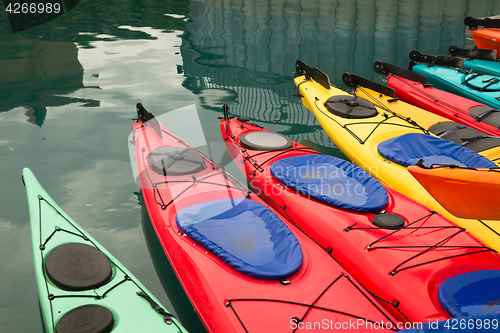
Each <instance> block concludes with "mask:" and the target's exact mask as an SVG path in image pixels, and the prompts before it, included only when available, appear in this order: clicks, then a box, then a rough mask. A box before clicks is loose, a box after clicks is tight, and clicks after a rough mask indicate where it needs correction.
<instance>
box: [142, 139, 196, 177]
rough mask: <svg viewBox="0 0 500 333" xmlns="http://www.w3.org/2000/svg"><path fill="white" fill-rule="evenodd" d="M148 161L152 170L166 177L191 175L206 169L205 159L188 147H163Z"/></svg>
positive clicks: (154, 152)
mask: <svg viewBox="0 0 500 333" xmlns="http://www.w3.org/2000/svg"><path fill="white" fill-rule="evenodd" d="M148 159H149V166H150V167H151V169H153V171H155V172H156V173H159V174H160V175H164V176H181V175H190V174H193V173H197V172H200V171H201V170H203V169H205V165H204V163H203V157H201V155H200V154H199V153H198V152H197V151H195V150H193V149H191V148H187V147H181V146H165V147H161V148H158V149H156V150H155V151H153V152H152V153H151V154H150V155H149V157H148Z"/></svg>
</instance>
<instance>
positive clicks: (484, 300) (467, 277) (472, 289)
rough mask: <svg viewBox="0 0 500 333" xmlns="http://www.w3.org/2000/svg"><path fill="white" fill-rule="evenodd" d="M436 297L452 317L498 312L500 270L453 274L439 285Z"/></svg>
mask: <svg viewBox="0 0 500 333" xmlns="http://www.w3.org/2000/svg"><path fill="white" fill-rule="evenodd" d="M438 299H439V302H440V303H441V305H442V306H443V308H445V309H446V311H448V313H449V314H450V315H452V316H453V317H464V316H480V315H484V314H486V313H492V314H493V313H500V270H493V269H492V270H480V271H475V272H468V273H464V274H460V275H456V276H453V277H451V278H449V279H447V280H446V281H444V282H443V283H442V284H441V286H440V287H439V290H438Z"/></svg>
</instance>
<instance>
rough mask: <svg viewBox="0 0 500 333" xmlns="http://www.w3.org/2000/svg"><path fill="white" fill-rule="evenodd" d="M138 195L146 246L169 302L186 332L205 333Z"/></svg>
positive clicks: (140, 194) (140, 196) (139, 194)
mask: <svg viewBox="0 0 500 333" xmlns="http://www.w3.org/2000/svg"><path fill="white" fill-rule="evenodd" d="M136 193H137V194H138V199H139V205H140V206H141V224H142V231H143V233H144V237H145V239H146V245H147V246H148V251H149V255H150V256H151V260H152V261H153V265H154V268H155V271H156V274H157V275H158V278H159V279H160V282H161V284H162V285H163V289H164V290H165V292H166V293H167V296H168V300H169V301H170V302H171V304H172V307H173V308H174V311H175V313H176V314H177V318H178V319H179V321H180V322H181V323H182V324H183V325H184V327H185V328H186V330H188V331H189V332H200V333H205V332H206V330H205V327H204V326H203V324H202V323H201V321H200V318H199V317H198V315H197V314H196V312H195V311H194V308H193V306H192V305H191V302H189V299H188V297H187V295H186V293H185V292H184V289H182V286H181V284H180V283H179V280H178V279H177V276H176V275H175V273H174V270H173V269H172V265H170V262H169V261H168V260H167V257H166V256H165V253H164V252H163V248H162V247H161V244H160V242H159V241H158V237H156V233H155V231H154V229H153V225H152V224H151V220H150V219H149V215H148V211H147V210H146V207H145V206H144V200H143V198H142V193H140V192H136Z"/></svg>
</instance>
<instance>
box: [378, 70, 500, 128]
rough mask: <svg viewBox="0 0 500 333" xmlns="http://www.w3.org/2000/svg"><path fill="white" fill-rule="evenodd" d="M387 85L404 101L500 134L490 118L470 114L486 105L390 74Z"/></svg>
mask: <svg viewBox="0 0 500 333" xmlns="http://www.w3.org/2000/svg"><path fill="white" fill-rule="evenodd" d="M387 86H388V87H390V88H392V89H394V96H395V97H398V98H400V99H401V100H402V101H404V102H406V103H409V104H412V105H415V106H418V107H420V108H422V109H424V110H427V111H430V112H433V113H435V114H437V115H439V116H442V117H445V118H447V119H450V120H452V121H456V122H458V123H461V124H464V125H466V126H469V127H471V128H474V129H477V130H479V131H482V132H483V133H486V134H488V135H493V136H500V129H499V127H498V126H496V125H494V124H493V123H488V120H487V119H485V120H484V121H476V120H475V117H473V116H472V115H471V114H470V110H471V109H472V108H478V107H482V108H487V107H486V105H484V104H482V103H480V102H476V101H474V100H471V99H467V98H464V97H460V96H458V95H455V94H451V93H448V92H446V91H443V90H439V89H436V88H434V87H432V86H424V85H423V84H421V83H419V82H416V81H412V80H408V79H405V78H402V77H399V76H395V75H392V74H391V75H389V77H388V79H387Z"/></svg>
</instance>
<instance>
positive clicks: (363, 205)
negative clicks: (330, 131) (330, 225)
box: [271, 155, 388, 212]
mask: <svg viewBox="0 0 500 333" xmlns="http://www.w3.org/2000/svg"><path fill="white" fill-rule="evenodd" d="M271 173H272V175H273V176H274V177H276V179H278V180H279V181H280V182H281V183H283V184H285V185H286V186H288V187H289V188H292V189H294V190H296V191H298V192H300V193H302V194H305V195H307V196H309V197H312V198H314V199H317V200H319V201H321V202H324V203H326V204H329V205H332V206H335V207H339V208H343V209H348V210H353V211H359V212H376V211H379V210H381V209H382V208H384V207H385V206H386V205H387V200H388V199H387V192H386V190H385V188H384V186H382V184H380V182H379V181H377V180H376V179H375V178H373V177H372V176H370V175H369V174H368V173H367V172H366V171H364V170H363V169H361V168H359V167H357V166H355V165H354V164H352V163H350V162H348V161H345V160H342V159H340V158H337V157H334V156H328V155H301V156H294V157H288V158H284V159H281V160H278V161H276V162H274V163H273V164H272V165H271Z"/></svg>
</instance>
